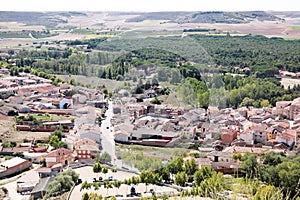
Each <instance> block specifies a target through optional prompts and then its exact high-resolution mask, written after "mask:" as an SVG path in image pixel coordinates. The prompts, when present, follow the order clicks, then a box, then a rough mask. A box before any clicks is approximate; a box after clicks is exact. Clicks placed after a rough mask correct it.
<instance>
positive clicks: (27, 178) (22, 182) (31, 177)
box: [17, 170, 40, 193]
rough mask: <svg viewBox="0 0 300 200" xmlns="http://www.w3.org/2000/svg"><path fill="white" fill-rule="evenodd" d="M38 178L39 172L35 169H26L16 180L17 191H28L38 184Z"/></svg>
mask: <svg viewBox="0 0 300 200" xmlns="http://www.w3.org/2000/svg"><path fill="white" fill-rule="evenodd" d="M39 180H40V177H39V174H38V172H37V171H35V170H31V171H28V172H27V173H26V174H25V175H23V176H22V177H21V178H20V179H19V180H17V192H19V193H22V192H29V191H32V190H33V188H34V187H35V186H36V184H38V182H39Z"/></svg>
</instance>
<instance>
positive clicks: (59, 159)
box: [45, 148, 73, 167]
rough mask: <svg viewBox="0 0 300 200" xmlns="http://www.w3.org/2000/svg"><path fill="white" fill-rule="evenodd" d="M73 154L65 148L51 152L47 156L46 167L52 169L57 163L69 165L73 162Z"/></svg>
mask: <svg viewBox="0 0 300 200" xmlns="http://www.w3.org/2000/svg"><path fill="white" fill-rule="evenodd" d="M72 154H73V151H72V150H69V149H65V148H60V149H56V150H54V151H51V152H50V153H48V154H47V155H46V156H45V161H46V167H52V166H53V165H55V164H57V163H61V164H63V165H68V164H69V163H70V162H71V161H72V160H73V157H72Z"/></svg>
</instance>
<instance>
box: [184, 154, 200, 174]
mask: <svg viewBox="0 0 300 200" xmlns="http://www.w3.org/2000/svg"><path fill="white" fill-rule="evenodd" d="M197 169H198V164H197V163H196V161H195V159H194V158H192V159H191V160H187V161H185V162H184V171H185V172H186V174H187V175H189V176H192V175H194V174H195V172H196V171H197Z"/></svg>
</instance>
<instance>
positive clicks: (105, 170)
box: [102, 166, 108, 174]
mask: <svg viewBox="0 0 300 200" xmlns="http://www.w3.org/2000/svg"><path fill="white" fill-rule="evenodd" d="M102 173H103V174H107V173H108V167H106V166H105V167H103V169H102Z"/></svg>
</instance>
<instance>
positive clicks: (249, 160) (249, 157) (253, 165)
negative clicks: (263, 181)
mask: <svg viewBox="0 0 300 200" xmlns="http://www.w3.org/2000/svg"><path fill="white" fill-rule="evenodd" d="M241 167H242V172H243V173H245V174H246V176H247V177H249V178H253V177H255V176H256V173H257V158H256V155H255V154H249V153H248V154H245V155H244V156H243V157H242V163H241Z"/></svg>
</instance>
